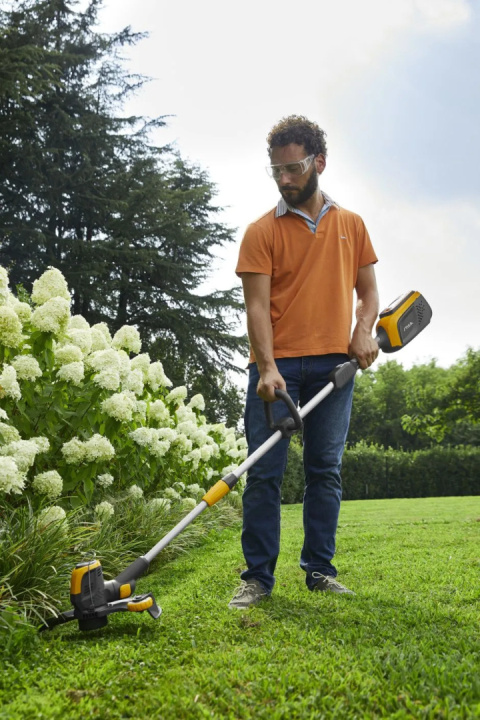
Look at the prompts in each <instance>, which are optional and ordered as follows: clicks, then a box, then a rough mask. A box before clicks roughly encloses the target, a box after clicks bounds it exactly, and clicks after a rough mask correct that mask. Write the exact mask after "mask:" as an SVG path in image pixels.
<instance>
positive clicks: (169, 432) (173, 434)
mask: <svg viewBox="0 0 480 720" xmlns="http://www.w3.org/2000/svg"><path fill="white" fill-rule="evenodd" d="M154 432H155V435H156V436H157V438H158V439H159V440H168V442H175V440H176V439H177V431H176V430H175V429H174V428H169V427H162V428H158V429H156V430H155V431H154Z"/></svg>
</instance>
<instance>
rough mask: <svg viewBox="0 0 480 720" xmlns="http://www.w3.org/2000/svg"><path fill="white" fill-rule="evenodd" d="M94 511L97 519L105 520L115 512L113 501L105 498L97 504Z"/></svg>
mask: <svg viewBox="0 0 480 720" xmlns="http://www.w3.org/2000/svg"><path fill="white" fill-rule="evenodd" d="M94 512H95V516H96V518H97V520H99V521H100V522H105V521H107V520H109V519H110V518H111V517H112V515H113V514H114V513H115V509H114V507H113V505H112V503H109V502H108V501H107V500H104V501H103V502H101V503H98V505H95V510H94Z"/></svg>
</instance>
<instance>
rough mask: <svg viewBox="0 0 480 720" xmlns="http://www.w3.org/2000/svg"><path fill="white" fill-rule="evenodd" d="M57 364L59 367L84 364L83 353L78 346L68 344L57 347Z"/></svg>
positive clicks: (55, 353) (55, 350) (55, 351)
mask: <svg viewBox="0 0 480 720" xmlns="http://www.w3.org/2000/svg"><path fill="white" fill-rule="evenodd" d="M54 355H55V362H56V363H57V365H68V364H69V363H74V362H82V360H83V353H82V351H81V350H80V348H79V347H78V345H73V344H72V343H67V344H66V345H57V346H56V347H55V349H54Z"/></svg>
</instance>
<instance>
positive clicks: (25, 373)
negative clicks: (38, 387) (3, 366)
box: [12, 355, 42, 380]
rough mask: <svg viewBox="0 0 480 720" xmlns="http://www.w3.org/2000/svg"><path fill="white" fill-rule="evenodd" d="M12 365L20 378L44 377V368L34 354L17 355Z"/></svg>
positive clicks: (34, 378) (33, 378)
mask: <svg viewBox="0 0 480 720" xmlns="http://www.w3.org/2000/svg"><path fill="white" fill-rule="evenodd" d="M12 365H13V367H14V368H15V370H16V371H17V378H18V379H19V380H36V378H39V377H42V370H41V368H40V365H39V364H38V361H37V360H36V358H34V357H33V355H17V357H15V358H14V359H13V360H12Z"/></svg>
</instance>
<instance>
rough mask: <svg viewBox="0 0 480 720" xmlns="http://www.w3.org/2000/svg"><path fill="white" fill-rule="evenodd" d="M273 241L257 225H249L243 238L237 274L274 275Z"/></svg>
mask: <svg viewBox="0 0 480 720" xmlns="http://www.w3.org/2000/svg"><path fill="white" fill-rule="evenodd" d="M272 250H273V248H272V241H271V239H270V240H269V239H268V237H267V235H266V233H265V231H264V230H263V229H262V228H260V227H259V225H258V224H257V223H252V224H251V225H249V226H248V227H247V229H246V231H245V235H244V236H243V240H242V242H241V245H240V252H239V255H238V262H237V267H236V268H235V272H236V274H237V275H241V274H242V273H244V272H251V273H261V274H262V275H270V276H271V275H272V269H273V258H272Z"/></svg>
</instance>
